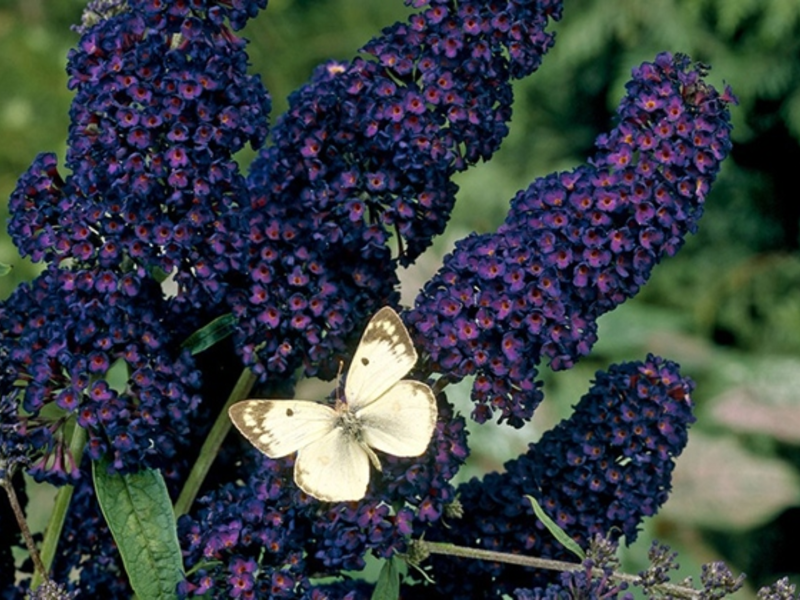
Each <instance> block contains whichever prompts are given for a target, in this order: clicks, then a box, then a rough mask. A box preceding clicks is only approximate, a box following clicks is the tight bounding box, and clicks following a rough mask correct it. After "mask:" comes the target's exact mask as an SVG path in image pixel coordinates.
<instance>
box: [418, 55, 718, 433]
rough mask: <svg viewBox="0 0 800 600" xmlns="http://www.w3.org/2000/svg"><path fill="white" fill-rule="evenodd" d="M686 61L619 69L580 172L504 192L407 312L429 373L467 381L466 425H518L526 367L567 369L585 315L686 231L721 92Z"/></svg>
mask: <svg viewBox="0 0 800 600" xmlns="http://www.w3.org/2000/svg"><path fill="white" fill-rule="evenodd" d="M702 74H703V71H702V69H700V68H694V69H692V68H690V64H689V60H688V58H686V57H684V56H676V57H673V56H671V55H669V54H661V55H659V56H658V57H657V58H656V60H655V62H653V63H644V64H643V65H642V66H641V67H639V68H637V69H635V70H634V72H633V79H632V81H631V82H630V83H629V84H628V86H627V89H628V94H627V96H626V97H625V98H624V99H623V101H622V103H621V104H620V107H619V109H618V124H617V126H616V127H615V128H614V130H613V131H612V132H611V133H610V134H608V135H603V136H601V137H600V138H598V140H597V148H598V154H597V155H596V156H595V157H594V159H593V160H592V161H591V163H590V164H589V165H585V166H581V167H578V168H576V169H575V170H573V171H571V172H567V173H560V174H555V175H551V176H548V177H544V178H542V179H538V180H537V181H535V182H534V183H533V184H532V185H531V186H530V187H529V188H528V189H526V190H524V191H521V192H519V193H518V194H517V196H516V198H514V200H513V201H512V203H511V209H510V211H509V213H508V217H507V218H506V221H505V223H504V224H503V226H502V227H501V228H500V229H499V230H498V231H497V233H494V234H483V235H477V234H473V235H471V236H469V237H468V238H466V239H464V240H462V241H461V242H460V243H459V244H457V245H456V248H455V250H454V251H453V253H452V254H450V255H449V256H448V257H446V259H445V263H444V266H443V267H442V269H441V270H440V271H439V273H438V274H437V275H436V276H435V277H434V278H433V279H432V280H431V281H430V282H428V284H427V285H426V286H425V289H424V290H423V292H422V294H421V295H420V296H419V298H418V299H417V302H416V307H415V309H414V310H413V311H412V312H411V313H410V315H409V322H410V324H411V326H412V327H413V329H414V330H415V331H416V337H415V341H416V343H417V344H418V345H419V346H420V347H422V348H424V349H425V350H426V351H427V352H428V353H429V354H430V356H431V358H432V360H433V362H434V363H435V365H436V370H438V371H440V372H442V373H446V374H448V376H450V377H452V378H454V379H460V378H463V377H466V376H468V375H472V374H475V375H477V377H476V379H475V384H474V385H473V388H472V398H473V401H474V402H475V403H476V408H475V411H474V413H473V416H474V418H475V419H476V420H478V421H479V422H483V421H485V420H487V419H489V418H490V417H491V416H492V414H493V412H494V411H495V410H497V411H500V414H501V416H500V420H501V421H503V420H508V422H509V424H511V425H513V426H521V425H522V424H523V423H524V422H525V421H526V420H527V419H529V418H530V417H531V415H532V413H533V410H534V409H535V407H536V406H537V405H538V403H539V402H540V401H541V397H542V394H541V391H540V389H539V386H538V385H537V384H536V383H535V378H536V375H537V372H538V370H537V369H538V365H539V363H540V362H541V361H542V360H544V359H549V360H550V366H551V367H552V368H554V369H565V368H569V367H570V366H572V365H573V364H574V362H575V361H576V360H577V359H578V358H580V357H581V356H583V355H585V354H586V353H587V352H588V351H589V349H590V348H591V347H592V345H593V344H594V342H595V341H596V339H597V318H598V317H599V316H600V315H602V314H603V313H606V312H608V311H609V310H611V309H613V308H614V307H616V306H617V305H619V304H620V303H621V302H623V301H625V300H626V299H627V298H630V297H632V296H633V295H634V294H636V292H637V291H638V290H639V288H640V286H641V285H642V284H644V283H645V282H646V281H647V279H648V277H649V276H650V272H651V270H652V268H653V266H654V265H655V264H656V263H658V262H659V261H660V260H661V259H662V258H663V257H665V256H671V255H673V254H674V253H675V252H676V251H677V250H678V249H679V248H680V247H681V245H682V244H683V242H684V237H685V236H686V235H687V234H688V233H690V232H694V231H695V229H696V225H697V220H698V218H699V217H700V215H701V213H702V205H703V201H704V199H705V195H706V193H707V192H708V189H709V186H710V185H711V183H712V182H713V180H714V178H715V176H716V174H717V172H718V170H719V165H720V162H721V161H722V159H724V158H725V156H726V155H727V153H728V152H729V150H730V147H731V144H730V140H729V133H730V128H731V125H730V116H729V113H728V109H727V105H728V103H729V102H730V101H733V100H734V99H733V98H732V96H731V95H730V92H729V91H727V90H726V92H725V94H723V95H720V94H718V93H717V92H716V91H715V90H714V89H713V88H711V87H710V86H708V85H706V84H705V83H704V82H703V80H702Z"/></svg>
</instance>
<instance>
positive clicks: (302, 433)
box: [228, 400, 336, 458]
mask: <svg viewBox="0 0 800 600" xmlns="http://www.w3.org/2000/svg"><path fill="white" fill-rule="evenodd" d="M228 415H230V418H231V421H232V422H233V424H234V425H235V426H236V429H238V430H239V431H240V432H241V433H242V435H243V436H244V437H246V438H247V440H248V441H249V442H250V443H251V444H253V445H254V446H255V447H256V448H258V449H259V450H260V451H261V452H263V453H264V454H266V455H267V456H269V457H270V458H281V457H282V456H287V455H289V454H292V453H293V452H297V451H298V450H300V449H301V448H304V447H306V446H308V445H309V444H311V443H313V442H315V441H318V440H320V439H322V438H324V437H325V435H326V434H328V433H330V432H331V431H332V430H333V429H334V426H335V424H336V411H335V410H333V409H332V408H331V407H330V406H326V405H324V404H320V403H319V402H310V401H308V400H244V401H242V402H237V403H236V404H234V405H232V406H231V407H230V408H229V409H228Z"/></svg>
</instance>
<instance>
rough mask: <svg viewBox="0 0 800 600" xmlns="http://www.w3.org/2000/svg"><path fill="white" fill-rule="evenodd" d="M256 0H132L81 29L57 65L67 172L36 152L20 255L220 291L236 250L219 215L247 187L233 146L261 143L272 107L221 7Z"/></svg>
mask: <svg viewBox="0 0 800 600" xmlns="http://www.w3.org/2000/svg"><path fill="white" fill-rule="evenodd" d="M264 4H265V2H263V1H262V2H246V3H245V2H237V3H236V8H234V7H231V5H230V3H228V2H220V3H218V2H206V1H202V0H195V1H191V2H189V1H186V2H162V1H160V0H143V1H140V2H133V1H131V2H129V3H128V7H129V10H123V11H121V12H119V11H112V15H111V16H110V17H108V18H106V19H103V20H100V21H99V22H97V23H96V24H95V25H94V26H92V27H90V28H88V29H87V30H85V31H84V33H83V35H82V37H81V39H80V41H79V43H78V45H77V47H76V49H74V50H73V51H71V53H70V55H69V62H68V65H67V71H68V75H69V86H70V88H72V89H74V90H75V98H74V100H73V103H72V107H71V110H70V117H71V124H70V129H69V136H68V150H67V157H66V167H67V168H68V169H69V170H70V172H71V174H70V175H69V176H67V177H66V178H62V177H61V176H60V174H59V172H58V165H57V161H56V158H55V156H54V155H53V154H43V155H40V156H39V157H37V159H36V160H35V161H34V163H33V165H32V166H31V168H30V169H29V170H28V172H27V173H25V174H24V175H23V176H22V177H21V178H20V180H19V182H18V185H17V188H16V190H15V191H14V193H13V194H12V196H11V201H10V204H9V207H10V210H11V214H12V216H11V222H10V229H9V231H10V233H11V235H12V238H13V239H14V241H15V243H16V245H17V247H18V248H19V250H20V252H21V253H23V254H27V255H30V256H31V258H33V260H35V261H39V260H47V261H58V260H62V259H71V260H72V261H74V262H75V263H76V264H79V265H82V266H89V267H93V266H100V267H102V268H105V269H115V268H117V267H118V266H119V265H120V264H121V263H122V262H123V261H125V260H130V261H133V262H135V263H136V264H137V265H140V266H143V267H145V268H146V269H147V270H148V271H153V270H154V269H160V270H161V271H162V272H164V273H168V274H169V273H172V274H173V276H174V278H175V280H176V283H177V284H178V289H179V294H178V301H185V302H188V303H189V304H190V305H195V306H196V305H198V304H199V303H200V302H201V301H202V300H203V299H204V298H206V297H208V298H211V299H213V300H214V301H219V300H220V299H221V296H222V292H221V288H222V287H223V286H222V283H221V281H220V280H221V279H222V274H224V273H225V272H227V271H228V270H229V269H231V268H232V267H233V266H235V264H234V263H235V260H236V256H237V253H236V252H234V251H232V250H234V249H231V248H230V247H229V245H228V238H229V235H228V232H226V231H225V230H224V229H223V228H222V221H221V220H220V219H219V216H220V215H221V214H223V213H224V212H226V211H228V210H231V209H232V208H233V207H236V206H238V203H239V202H241V199H242V198H246V196H247V192H246V186H245V182H244V177H243V175H241V174H240V173H239V168H238V166H237V164H236V162H235V161H234V159H233V154H234V153H235V152H237V151H239V150H240V149H241V148H243V147H244V146H245V145H246V144H247V143H250V144H252V145H253V146H260V145H261V144H262V143H263V141H264V139H265V138H266V135H267V114H268V112H269V109H270V101H269V96H268V94H267V93H266V91H265V90H264V87H263V86H262V84H261V82H260V80H259V78H258V77H256V76H252V75H248V74H247V55H246V53H245V51H244V41H243V40H242V39H239V38H237V37H236V36H235V35H234V34H233V33H231V31H230V29H229V27H228V26H227V25H226V24H225V22H224V19H223V17H224V16H226V15H227V16H229V17H230V18H231V19H232V21H233V20H238V21H241V20H242V19H243V18H244V15H246V14H248V13H249V12H253V11H254V10H256V8H257V7H258V6H260V5H264ZM232 24H233V23H232Z"/></svg>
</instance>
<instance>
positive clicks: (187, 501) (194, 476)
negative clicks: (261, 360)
mask: <svg viewBox="0 0 800 600" xmlns="http://www.w3.org/2000/svg"><path fill="white" fill-rule="evenodd" d="M255 382H256V376H255V375H254V374H253V372H252V371H251V370H250V369H248V368H245V369H244V370H243V371H242V374H241V375H240V376H239V380H238V381H237V382H236V385H235V386H234V387H233V391H232V392H231V393H230V396H228V400H227V401H226V402H225V406H223V407H222V410H221V411H220V412H219V416H218V417H217V420H216V422H215V423H214V425H213V427H211V431H209V433H208V437H207V438H206V441H205V442H204V443H203V447H202V448H201V449H200V454H199V455H198V457H197V461H195V463H194V466H193V467H192V471H191V472H190V473H189V477H188V478H187V479H186V483H185V484H184V486H183V489H182V490H181V495H180V496H179V497H178V499H177V500H176V501H175V506H174V507H173V509H174V511H175V516H176V517H180V516H181V515H183V514H186V513H187V512H189V509H190V508H191V507H192V503H193V502H194V499H195V498H196V497H197V492H198V491H200V486H201V485H202V484H203V481H204V480H205V478H206V475H208V471H209V470H210V469H211V465H212V464H213V463H214V459H216V457H217V454H218V453H219V449H220V447H221V446H222V442H223V441H224V440H225V436H226V435H228V431H230V429H231V420H230V418H229V417H228V408H229V407H230V406H231V404H233V403H234V402H238V401H239V400H243V399H244V398H246V397H247V395H248V394H249V393H250V390H251V389H252V388H253V385H254V384H255Z"/></svg>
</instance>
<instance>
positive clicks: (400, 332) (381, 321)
mask: <svg viewBox="0 0 800 600" xmlns="http://www.w3.org/2000/svg"><path fill="white" fill-rule="evenodd" d="M416 362H417V351H416V350H414V344H413V343H412V342H411V336H410V335H408V330H407V329H406V326H405V325H403V321H402V320H401V319H400V317H399V316H398V314H397V313H396V312H395V311H394V310H393V309H392V308H390V307H388V306H386V307H384V308H382V309H380V310H379V311H378V312H377V313H375V316H374V317H372V319H370V321H369V323H368V324H367V328H366V329H365V330H364V334H363V335H362V336H361V342H359V344H358V348H357V349H356V353H355V356H354V357H353V361H352V362H351V363H350V370H349V371H348V373H347V380H346V382H345V388H344V395H345V398H346V399H347V404H348V406H349V407H350V409H351V410H353V411H357V410H358V409H359V408H362V407H364V406H367V405H368V404H369V403H370V402H373V401H374V400H376V399H377V398H379V397H380V396H381V395H383V394H384V392H386V390H388V389H389V388H390V387H392V386H393V385H394V384H396V383H397V382H398V381H400V380H401V379H402V378H403V377H405V376H406V374H407V373H408V372H409V371H410V370H411V368H412V367H413V366H414V364H415V363H416Z"/></svg>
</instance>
